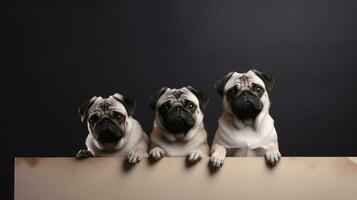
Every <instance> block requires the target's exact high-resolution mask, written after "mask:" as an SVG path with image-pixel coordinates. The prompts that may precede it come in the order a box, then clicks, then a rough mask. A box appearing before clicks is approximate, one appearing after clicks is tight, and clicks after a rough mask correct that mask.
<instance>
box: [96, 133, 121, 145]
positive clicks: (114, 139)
mask: <svg viewBox="0 0 357 200" xmlns="http://www.w3.org/2000/svg"><path fill="white" fill-rule="evenodd" d="M121 138H122V136H121V135H117V134H114V133H112V132H109V131H107V132H101V133H99V134H98V136H97V141H98V142H100V143H103V144H116V143H118V142H119V140H120V139H121Z"/></svg>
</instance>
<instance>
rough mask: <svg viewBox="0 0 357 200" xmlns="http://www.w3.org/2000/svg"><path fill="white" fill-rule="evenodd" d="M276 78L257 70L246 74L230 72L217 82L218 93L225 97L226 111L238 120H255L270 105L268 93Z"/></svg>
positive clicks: (224, 105)
mask: <svg viewBox="0 0 357 200" xmlns="http://www.w3.org/2000/svg"><path fill="white" fill-rule="evenodd" d="M274 81H275V80H274V78H272V77H270V76H268V75H266V74H263V73H262V72H259V71H257V70H249V71H248V72H246V73H238V72H230V73H229V74H227V75H226V76H225V77H224V78H223V79H221V80H219V81H217V82H216V84H215V87H216V89H217V91H218V93H219V94H220V95H221V96H223V107H224V109H225V110H226V111H227V112H229V113H232V114H234V115H235V116H236V117H237V118H239V119H242V120H245V119H254V118H255V117H256V116H258V115H259V113H260V112H261V111H262V109H263V107H264V106H265V105H268V104H269V97H268V91H270V90H271V89H272V87H273V84H274Z"/></svg>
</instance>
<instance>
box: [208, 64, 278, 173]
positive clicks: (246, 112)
mask: <svg viewBox="0 0 357 200" xmlns="http://www.w3.org/2000/svg"><path fill="white" fill-rule="evenodd" d="M274 82H275V79H274V78H273V77H271V76H269V75H266V74H264V73H262V72H259V71H257V70H249V71H248V72H246V73H238V72H230V73H228V74H227V75H226V76H225V77H224V78H223V79H221V80H219V81H217V82H216V84H215V87H216V89H217V92H218V94H219V95H220V96H222V97H223V113H222V115H221V117H220V118H219V120H218V129H217V131H216V134H215V137H214V140H213V144H212V148H211V158H210V163H211V165H212V166H214V167H217V168H219V167H222V165H223V162H224V159H225V157H226V156H265V159H266V162H267V164H269V165H271V166H274V165H275V164H277V163H278V162H279V160H280V157H281V154H280V152H279V146H278V137H277V133H276V130H275V127H274V120H273V118H272V117H271V116H270V115H269V107H270V100H269V96H268V91H271V89H272V88H273V85H274Z"/></svg>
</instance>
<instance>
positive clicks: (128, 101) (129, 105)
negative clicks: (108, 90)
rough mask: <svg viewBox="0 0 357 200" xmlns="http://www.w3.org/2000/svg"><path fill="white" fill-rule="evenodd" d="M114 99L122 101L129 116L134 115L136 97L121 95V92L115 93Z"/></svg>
mask: <svg viewBox="0 0 357 200" xmlns="http://www.w3.org/2000/svg"><path fill="white" fill-rule="evenodd" d="M112 96H113V97H114V99H116V100H117V101H119V102H120V103H122V104H123V105H124V107H125V109H126V112H127V113H128V115H129V116H133V115H134V112H135V107H136V101H135V99H133V98H131V97H128V96H124V95H121V94H119V93H115V94H113V95H112Z"/></svg>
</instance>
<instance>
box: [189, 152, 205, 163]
mask: <svg viewBox="0 0 357 200" xmlns="http://www.w3.org/2000/svg"><path fill="white" fill-rule="evenodd" d="M201 158H202V153H201V151H198V150H193V151H191V153H189V154H188V156H187V161H189V162H192V163H193V162H197V161H199V160H201Z"/></svg>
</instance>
